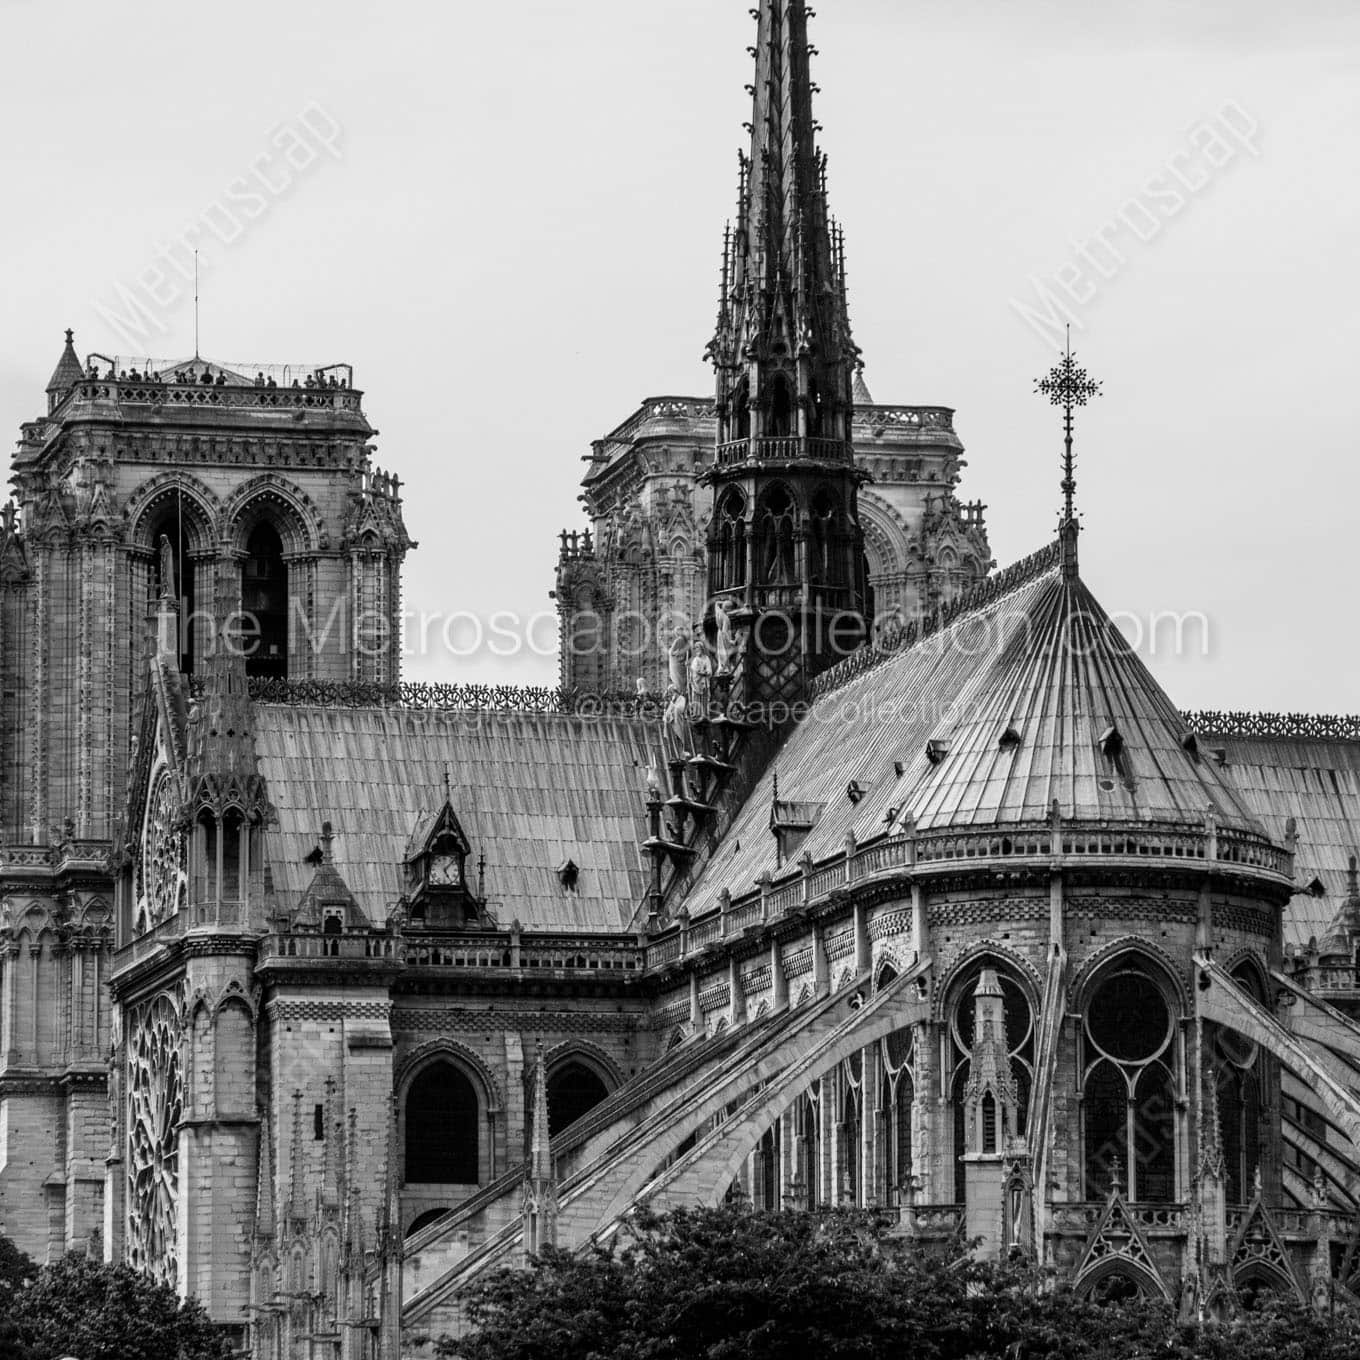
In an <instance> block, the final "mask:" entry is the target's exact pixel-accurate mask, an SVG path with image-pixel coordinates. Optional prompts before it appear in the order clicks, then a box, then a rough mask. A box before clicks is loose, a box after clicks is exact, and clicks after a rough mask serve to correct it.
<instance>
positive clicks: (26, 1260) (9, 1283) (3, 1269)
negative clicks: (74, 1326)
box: [0, 1237, 38, 1316]
mask: <svg viewBox="0 0 1360 1360" xmlns="http://www.w3.org/2000/svg"><path fill="white" fill-rule="evenodd" d="M37 1273H38V1267H37V1265H36V1263H35V1262H34V1261H33V1260H32V1259H31V1258H30V1257H28V1256H26V1255H25V1254H24V1253H23V1252H22V1251H20V1250H19V1248H18V1247H16V1246H15V1245H14V1243H13V1242H11V1241H10V1240H9V1238H8V1237H0V1308H3V1309H6V1310H7V1309H8V1305H9V1299H10V1296H11V1295H13V1294H15V1293H16V1292H17V1291H18V1290H20V1289H22V1288H23V1287H24V1285H25V1284H27V1283H28V1281H29V1280H31V1279H32V1278H33V1277H34V1276H35V1275H36V1274H37ZM0 1316H3V1312H0Z"/></svg>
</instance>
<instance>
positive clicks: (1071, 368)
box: [1034, 326, 1101, 522]
mask: <svg viewBox="0 0 1360 1360" xmlns="http://www.w3.org/2000/svg"><path fill="white" fill-rule="evenodd" d="M1034 390H1035V391H1036V392H1038V393H1039V394H1040V395H1041V396H1045V397H1047V398H1048V400H1049V404H1050V405H1052V406H1061V407H1062V408H1063V441H1064V452H1063V480H1062V493H1063V519H1064V522H1065V521H1067V520H1070V519H1071V518H1072V514H1073V505H1072V501H1073V496H1074V494H1075V492H1076V489H1077V479H1076V475H1075V474H1076V460H1075V459H1074V458H1073V455H1072V412H1073V410H1074V409H1075V408H1076V407H1078V406H1085V405H1086V403H1087V401H1089V400H1090V399H1091V398H1092V397H1098V396H1100V395H1101V392H1100V383H1098V382H1096V381H1094V380H1093V379H1092V378H1091V377H1090V376H1089V375H1088V374H1087V372H1086V370H1085V369H1084V368H1081V367H1079V366H1078V364H1077V356H1076V355H1075V354H1073V353H1072V327H1071V326H1069V327H1068V328H1067V352H1066V353H1065V354H1064V355H1063V357H1062V358H1061V359H1060V360H1058V362H1057V363H1056V364H1054V365H1053V367H1052V368H1051V369H1049V371H1048V373H1047V374H1046V375H1045V376H1044V377H1042V378H1039V379H1037V380H1036V381H1035V384H1034Z"/></svg>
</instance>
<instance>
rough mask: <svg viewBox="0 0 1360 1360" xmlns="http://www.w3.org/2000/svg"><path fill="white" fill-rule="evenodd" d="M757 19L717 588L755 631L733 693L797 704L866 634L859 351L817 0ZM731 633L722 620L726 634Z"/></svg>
mask: <svg viewBox="0 0 1360 1360" xmlns="http://www.w3.org/2000/svg"><path fill="white" fill-rule="evenodd" d="M754 12H755V13H756V14H757V26H758V32H757V37H756V45H755V47H754V48H753V49H751V50H752V51H753V52H754V54H755V63H756V75H755V84H754V85H753V86H751V87H750V88H751V93H752V104H753V112H752V117H751V124H750V129H751V149H750V154H749V155H744V156H742V157H741V163H740V185H739V191H738V202H737V218H736V222H735V224H734V225H732V226H729V228H728V230H727V233H726V236H725V240H724V249H723V269H722V293H721V299H720V302H719V308H718V324H717V330H716V333H715V335H714V337H713V340H712V343H711V344H710V346H709V351H708V354H709V357H710V358H711V359H712V361H713V365H714V369H715V370H716V375H717V412H718V444H717V450H716V457H715V459H714V463H713V466H712V468H711V469H710V471H709V472H708V473H707V474H706V476H707V479H708V480H709V481H710V482H711V483H712V485H713V489H714V514H713V520H712V527H711V530H710V535H709V593H710V595H711V596H712V598H713V600H714V602H715V607H716V608H717V609H718V610H720V611H721V612H722V613H724V614H725V615H726V616H727V621H728V622H729V623H730V624H731V626H732V628H733V630H734V631H735V632H736V633H737V634H738V635H742V634H744V641H745V646H744V648H743V652H742V660H741V665H740V666H739V667H738V668H737V673H736V675H734V683H733V694H734V697H737V698H740V699H743V700H745V701H747V702H750V701H753V700H754V701H769V700H780V699H792V698H796V697H798V695H799V694H801V693H802V692H803V690H804V688H805V686H806V684H807V682H808V681H809V680H810V679H811V678H812V677H813V676H814V675H816V674H817V673H818V672H819V671H821V670H824V669H825V668H826V667H827V666H829V665H830V664H832V663H833V662H834V661H835V660H837V659H838V657H840V656H842V655H844V654H845V653H846V652H848V651H850V650H853V648H854V647H856V646H857V645H858V644H859V642H860V641H862V640H863V637H864V632H865V616H866V612H867V611H866V607H865V588H864V563H863V541H862V535H861V532H860V527H859V520H858V511H857V503H856V490H857V487H858V484H859V482H860V481H862V480H864V477H865V474H864V473H863V472H861V471H860V470H858V469H857V468H856V467H855V463H854V454H853V450H852V446H851V421H852V416H853V393H854V381H855V375H856V372H857V369H858V367H859V350H858V349H857V348H856V346H855V343H854V340H853V339H852V337H851V334H850V322H849V314H848V309H847V306H846V291H845V251H844V243H843V239H842V236H841V232H840V228H839V227H838V226H837V225H836V223H835V222H834V221H833V220H832V218H831V216H830V214H829V211H828V208H827V196H826V158H825V157H824V156H823V154H822V153H821V151H820V150H818V148H817V144H816V131H817V124H816V123H815V122H814V120H813V117H812V94H813V90H814V88H815V87H814V85H813V83H812V78H811V74H810V71H809V59H810V56H811V55H812V53H813V52H814V50H815V49H813V48H812V47H810V46H809V43H808V40H807V20H808V10H807V7H806V5H805V4H804V0H762V3H761V4H760V7H759V10H758V11H754ZM719 626H720V627H722V626H723V625H722V624H720V625H719Z"/></svg>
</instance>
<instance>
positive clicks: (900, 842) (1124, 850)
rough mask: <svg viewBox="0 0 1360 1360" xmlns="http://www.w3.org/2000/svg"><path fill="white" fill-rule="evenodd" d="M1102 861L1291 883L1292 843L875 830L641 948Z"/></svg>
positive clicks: (1192, 836)
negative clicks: (975, 876) (983, 872)
mask: <svg viewBox="0 0 1360 1360" xmlns="http://www.w3.org/2000/svg"><path fill="white" fill-rule="evenodd" d="M1097 858H1098V859H1100V860H1101V861H1102V862H1104V863H1107V864H1109V865H1110V867H1112V868H1127V867H1131V866H1134V865H1137V866H1140V867H1141V866H1145V865H1147V864H1148V863H1150V862H1151V863H1171V864H1184V865H1198V866H1201V867H1203V868H1205V869H1209V868H1211V867H1214V866H1224V867H1232V868H1238V869H1248V870H1250V871H1252V872H1253V873H1254V874H1258V875H1261V876H1263V877H1266V878H1270V879H1273V880H1275V881H1276V882H1277V883H1280V884H1288V883H1290V882H1291V881H1292V875H1293V860H1292V856H1291V854H1290V852H1289V850H1288V849H1287V848H1285V847H1282V846H1278V845H1276V844H1274V843H1273V842H1271V841H1269V840H1267V839H1265V838H1264V837H1262V836H1256V835H1253V834H1252V833H1250V832H1247V831H1227V830H1223V829H1221V828H1215V827H1213V826H1210V825H1206V826H1205V827H1203V828H1194V827H1186V826H1183V825H1181V824H1179V823H1166V824H1161V823H1156V822H1146V823H1139V824H1134V825H1123V826H1120V825H1105V824H1085V823H1081V822H1058V823H1052V822H1042V823H1035V824H1031V825H1022V824H1017V825H1016V826H1013V827H1002V828H987V829H982V830H975V831H952V830H950V831H938V832H924V833H920V834H912V833H906V834H902V833H898V834H892V835H886V836H881V837H879V838H877V839H875V840H873V841H871V842H867V843H866V844H864V845H861V846H853V847H851V849H850V851H849V853H848V855H847V854H846V853H845V852H842V853H840V854H837V855H834V856H832V857H830V858H829V859H827V860H825V861H823V862H822V863H820V864H811V865H808V866H800V867H799V868H797V869H794V870H791V871H790V872H789V873H788V876H787V877H781V878H780V879H779V880H775V881H767V882H764V883H759V884H757V885H756V886H755V887H754V888H753V889H751V890H750V891H748V892H746V893H743V894H741V895H740V896H739V897H732V898H731V899H728V900H724V902H723V903H722V905H721V906H719V907H718V908H715V909H714V910H712V911H709V912H705V913H704V914H703V915H702V916H698V917H695V918H693V919H690V920H688V921H687V922H686V923H685V925H684V926H683V927H681V926H679V925H672V926H670V927H668V928H667V929H666V930H665V931H663V932H661V933H660V934H659V935H658V936H656V937H655V938H654V939H653V940H652V941H651V942H650V943H649V944H648V946H647V967H648V969H649V970H650V969H659V968H665V967H668V966H674V965H675V964H676V963H678V962H680V961H681V960H682V959H683V958H685V957H687V956H689V955H691V954H694V953H697V952H698V951H699V950H701V949H703V948H705V947H707V946H709V945H711V944H714V943H716V942H718V941H720V940H723V939H726V938H728V937H731V936H735V935H739V934H741V933H742V932H743V931H745V930H747V929H749V928H751V927H752V926H755V925H759V924H762V923H764V922H768V921H775V920H778V919H780V918H781V917H787V916H789V915H790V914H792V913H794V912H797V911H799V910H801V909H803V908H804V907H807V906H811V905H814V904H816V903H819V902H824V901H826V900H827V899H828V898H829V897H830V896H831V895H832V894H834V893H836V892H839V891H843V890H844V889H846V888H848V887H853V886H854V885H855V884H857V883H862V882H865V881H867V880H871V879H874V878H876V877H879V876H884V875H891V874H909V875H911V876H913V877H918V878H919V877H927V876H929V874H930V873H931V872H932V871H950V872H952V871H956V870H957V869H958V868H959V866H960V865H963V864H968V865H973V864H997V865H1018V863H1019V862H1023V861H1029V862H1030V863H1031V864H1033V863H1035V862H1040V863H1043V864H1048V865H1053V866H1061V865H1062V864H1064V863H1071V862H1082V861H1090V860H1093V859H1097Z"/></svg>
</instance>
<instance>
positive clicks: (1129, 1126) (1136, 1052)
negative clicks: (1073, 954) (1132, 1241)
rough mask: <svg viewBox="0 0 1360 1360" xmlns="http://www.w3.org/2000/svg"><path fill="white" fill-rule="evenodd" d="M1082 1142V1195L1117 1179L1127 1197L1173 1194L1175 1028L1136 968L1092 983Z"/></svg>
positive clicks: (1159, 993)
mask: <svg viewBox="0 0 1360 1360" xmlns="http://www.w3.org/2000/svg"><path fill="white" fill-rule="evenodd" d="M1083 1038H1084V1041H1085V1043H1084V1050H1085V1059H1084V1077H1083V1082H1082V1124H1083V1129H1082V1139H1083V1146H1084V1155H1085V1176H1086V1198H1087V1199H1088V1200H1102V1199H1104V1198H1105V1197H1106V1195H1108V1194H1109V1192H1110V1187H1111V1185H1112V1183H1113V1182H1114V1179H1115V1177H1116V1176H1118V1177H1119V1179H1120V1183H1121V1189H1122V1190H1123V1192H1124V1193H1125V1194H1126V1196H1127V1197H1128V1198H1129V1199H1130V1200H1141V1201H1143V1202H1145V1203H1146V1202H1151V1203H1166V1202H1168V1201H1170V1200H1172V1199H1174V1198H1175V1193H1176V1106H1175V1100H1176V1086H1175V1080H1174V1073H1173V1070H1172V1069H1173V1067H1174V1065H1175V1052H1174V1041H1175V1026H1174V1024H1173V1020H1172V1013H1171V1007H1170V1006H1169V1005H1168V1003H1167V999H1166V996H1165V994H1164V992H1163V990H1162V988H1161V987H1159V986H1158V985H1157V983H1156V982H1154V981H1153V979H1152V978H1151V977H1150V976H1149V974H1148V973H1147V972H1146V971H1145V970H1144V969H1143V968H1142V967H1141V966H1139V965H1138V964H1130V965H1126V966H1124V967H1121V968H1119V969H1118V970H1117V971H1115V972H1113V973H1111V974H1109V975H1108V976H1107V977H1105V978H1104V979H1103V980H1102V981H1101V982H1100V984H1099V985H1098V986H1097V988H1096V991H1095V994H1094V996H1093V997H1092V998H1091V1002H1090V1004H1089V1005H1088V1006H1087V1008H1086V1023H1085V1026H1084V1034H1083Z"/></svg>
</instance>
